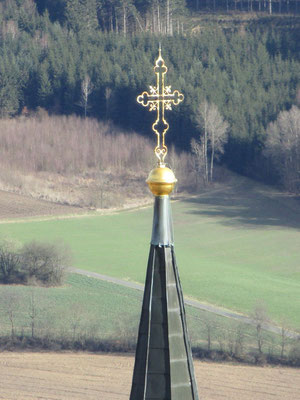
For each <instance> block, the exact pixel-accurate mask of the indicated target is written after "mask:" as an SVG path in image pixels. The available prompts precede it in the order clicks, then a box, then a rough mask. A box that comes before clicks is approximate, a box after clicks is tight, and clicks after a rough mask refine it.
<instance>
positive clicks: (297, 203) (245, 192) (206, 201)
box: [185, 182, 300, 230]
mask: <svg viewBox="0 0 300 400" xmlns="http://www.w3.org/2000/svg"><path fill="white" fill-rule="evenodd" d="M185 202H186V203H193V205H194V207H193V209H192V210H190V211H188V212H189V213H191V214H196V215H203V216H208V217H209V216H211V217H215V218H219V221H218V222H219V223H221V224H223V225H226V226H241V227H245V228H251V227H253V228H254V227H255V228H257V227H259V226H261V227H288V228H294V229H299V230H300V196H291V195H287V194H284V193H279V192H278V193H277V192H275V191H273V190H270V189H269V188H267V187H264V186H262V185H257V184H254V183H251V182H250V183H244V184H242V185H239V186H228V187H226V188H224V189H223V190H220V191H217V192H216V191H215V192H212V193H206V194H205V195H202V196H199V197H195V198H190V199H187V200H185Z"/></svg>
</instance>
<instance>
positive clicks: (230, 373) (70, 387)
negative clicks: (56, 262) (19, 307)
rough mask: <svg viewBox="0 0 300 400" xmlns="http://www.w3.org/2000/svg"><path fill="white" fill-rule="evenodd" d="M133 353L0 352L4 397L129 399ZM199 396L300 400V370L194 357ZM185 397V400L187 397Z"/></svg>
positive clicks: (212, 399)
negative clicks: (124, 354)
mask: <svg viewBox="0 0 300 400" xmlns="http://www.w3.org/2000/svg"><path fill="white" fill-rule="evenodd" d="M133 362H134V358H133V356H123V355H95V354H86V353H79V354H74V353H65V354H61V353H60V354H55V353H27V352H25V353H8V352H4V353H0V399H5V400H29V399H31V400H37V399H47V400H65V399H69V400H77V399H82V400H83V399H84V400H92V399H95V400H96V399H97V400H125V399H129V392H130V386H131V377H132V371H133ZM195 373H196V377H197V381H198V389H199V396H200V399H201V400H217V399H229V400H269V399H273V400H298V399H300V370H299V369H292V368H277V367H276V368H270V367H264V368H262V367H249V366H240V365H239V366H236V365H226V364H214V363H206V362H199V361H195ZM183 400H184V399H183Z"/></svg>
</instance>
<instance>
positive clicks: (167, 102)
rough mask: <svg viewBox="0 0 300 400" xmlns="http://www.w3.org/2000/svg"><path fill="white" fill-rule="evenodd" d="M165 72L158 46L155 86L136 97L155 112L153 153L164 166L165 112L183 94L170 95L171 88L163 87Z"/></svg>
mask: <svg viewBox="0 0 300 400" xmlns="http://www.w3.org/2000/svg"><path fill="white" fill-rule="evenodd" d="M167 71H168V68H167V67H166V65H165V62H164V60H163V58H162V56H161V46H160V45H159V53H158V59H157V60H156V62H155V67H154V72H155V74H156V86H149V87H150V93H148V92H143V93H142V94H140V95H139V96H138V97H137V102H138V103H140V104H141V105H142V106H144V107H148V106H149V111H156V115H157V118H156V121H155V122H154V124H153V125H152V129H153V131H154V132H155V134H156V135H157V145H156V147H155V150H154V152H155V155H156V157H157V158H158V160H159V163H160V164H164V159H165V157H166V155H167V153H168V148H167V146H166V145H165V134H166V132H167V130H168V129H169V124H168V123H167V121H166V120H165V110H172V104H173V105H177V104H179V103H180V102H181V101H182V100H183V99H184V96H183V94H182V93H179V91H178V90H174V92H173V93H172V91H171V86H165V74H166V73H167Z"/></svg>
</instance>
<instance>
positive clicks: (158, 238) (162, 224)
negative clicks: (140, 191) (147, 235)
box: [151, 196, 174, 246]
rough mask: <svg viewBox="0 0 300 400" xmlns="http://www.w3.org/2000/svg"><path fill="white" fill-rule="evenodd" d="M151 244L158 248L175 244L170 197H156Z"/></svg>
mask: <svg viewBox="0 0 300 400" xmlns="http://www.w3.org/2000/svg"><path fill="white" fill-rule="evenodd" d="M151 244H153V245H158V246H171V245H173V244H174V237H173V223H172V215H171V206H170V198H169V196H156V197H155V203H154V213H153V227H152V238H151Z"/></svg>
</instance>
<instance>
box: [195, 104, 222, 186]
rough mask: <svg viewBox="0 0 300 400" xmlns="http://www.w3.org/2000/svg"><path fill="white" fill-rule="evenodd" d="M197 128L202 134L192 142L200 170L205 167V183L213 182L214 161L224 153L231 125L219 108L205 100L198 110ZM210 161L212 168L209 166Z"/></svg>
mask: <svg viewBox="0 0 300 400" xmlns="http://www.w3.org/2000/svg"><path fill="white" fill-rule="evenodd" d="M196 123H197V127H198V128H199V129H200V130H201V132H202V134H201V136H200V138H199V139H198V140H195V139H193V140H192V142H191V147H192V152H193V153H194V155H195V156H196V159H197V165H198V168H199V167H200V165H201V167H202V166H203V176H204V182H205V183H208V182H209V180H210V181H213V171H214V161H215V159H216V158H217V156H218V155H220V154H222V153H223V152H224V145H225V143H226V141H227V132H228V128H229V125H228V123H227V122H226V121H225V120H224V118H223V117H222V115H221V114H220V112H219V110H218V107H217V106H216V105H215V104H213V103H209V102H208V101H207V100H204V101H203V102H202V103H201V104H200V106H199V107H198V110H197V115H196ZM209 160H210V166H209Z"/></svg>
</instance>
